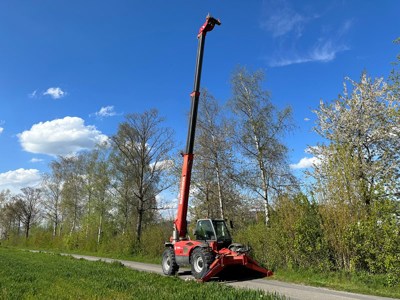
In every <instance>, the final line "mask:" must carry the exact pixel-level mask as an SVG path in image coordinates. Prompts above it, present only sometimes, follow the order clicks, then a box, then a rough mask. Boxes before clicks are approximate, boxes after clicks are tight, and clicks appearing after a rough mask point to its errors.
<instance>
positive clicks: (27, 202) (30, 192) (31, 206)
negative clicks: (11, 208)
mask: <svg viewBox="0 0 400 300" xmlns="http://www.w3.org/2000/svg"><path fill="white" fill-rule="evenodd" d="M21 192H22V193H21V194H18V195H17V196H15V198H14V200H15V207H16V211H17V214H18V216H19V217H20V220H21V222H22V224H23V226H24V228H25V238H29V231H30V229H31V228H32V226H33V225H34V224H35V223H36V222H37V221H38V219H39V217H40V208H39V204H40V200H41V193H42V191H41V189H37V188H32V187H26V188H22V189H21Z"/></svg>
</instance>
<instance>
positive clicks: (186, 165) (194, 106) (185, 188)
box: [172, 15, 221, 242]
mask: <svg viewBox="0 0 400 300" xmlns="http://www.w3.org/2000/svg"><path fill="white" fill-rule="evenodd" d="M215 25H221V22H220V21H219V20H218V19H215V18H213V17H211V16H210V15H208V16H207V17H206V21H205V23H204V24H203V25H202V26H201V27H200V30H199V34H198V35H197V38H198V47H197V59H196V70H195V74H194V89H193V92H192V93H191V94H190V96H191V100H192V101H191V102H192V103H191V108H190V120H189V130H188V135H187V142H186V152H185V153H183V166H182V176H181V186H180V193H179V204H178V213H177V217H176V220H175V222H174V232H173V235H172V241H173V242H176V241H178V240H180V239H185V238H186V234H187V221H186V217H187V210H188V204H189V189H190V177H191V174H192V165H193V145H194V138H195V133H196V121H197V110H198V104H199V98H200V79H201V68H202V65H203V53H204V44H205V40H206V34H207V32H209V31H211V30H213V29H214V26H215Z"/></svg>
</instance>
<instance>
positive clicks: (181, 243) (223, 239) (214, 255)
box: [162, 15, 273, 282]
mask: <svg viewBox="0 0 400 300" xmlns="http://www.w3.org/2000/svg"><path fill="white" fill-rule="evenodd" d="M215 25H221V22H220V20H218V19H215V18H213V17H211V16H210V15H208V16H207V17H206V21H205V23H204V24H203V25H202V26H201V27H200V30H199V33H198V35H197V38H198V49H197V59H196V70H195V80H194V91H193V92H192V93H191V94H190V96H191V111H190V120H189V130H188V136H187V142H186V152H185V153H183V154H182V156H183V166H182V176H181V184H180V194H179V204H178V212H177V217H176V219H175V221H174V229H173V233H172V237H171V238H170V241H169V242H167V243H165V251H164V253H163V255H162V269H163V273H164V274H165V275H175V274H176V273H177V272H178V270H179V267H180V266H188V265H190V266H191V271H192V275H193V276H194V277H195V278H196V279H198V280H200V281H203V282H205V281H208V280H210V279H211V278H212V277H215V276H216V275H217V274H219V273H220V272H221V271H222V270H224V269H225V268H226V267H229V266H244V267H246V268H248V269H251V270H253V271H256V272H258V273H260V274H261V275H263V276H271V275H272V274H273V273H272V271H270V270H267V269H265V268H263V267H262V266H260V265H259V264H258V263H257V262H256V261H255V260H254V259H252V258H251V257H250V256H249V248H248V247H246V246H243V245H242V244H239V243H232V237H231V235H230V233H229V230H228V227H227V225H226V223H225V220H212V219H201V220H197V224H196V229H195V232H194V235H195V238H196V239H195V240H190V238H189V237H188V235H187V220H186V218H187V210H188V203H189V189H190V177H191V173H192V165H193V146H194V138H195V130H196V119H197V110H198V102H199V98H200V78H201V68H202V64H203V53H204V43H205V38H206V34H207V32H209V31H211V30H213V29H214V26H215Z"/></svg>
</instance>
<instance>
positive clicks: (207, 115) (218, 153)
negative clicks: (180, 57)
mask: <svg viewBox="0 0 400 300" xmlns="http://www.w3.org/2000/svg"><path fill="white" fill-rule="evenodd" d="M201 95H202V96H201V99H200V108H199V117H198V120H197V124H198V126H197V138H196V139H197V141H198V142H197V143H196V146H195V154H196V159H195V162H194V163H195V167H194V171H193V178H192V182H193V186H195V187H196V189H195V190H196V191H197V192H196V193H195V196H196V198H197V199H198V200H199V201H198V202H199V203H196V208H195V209H194V210H195V211H197V215H200V214H202V215H203V217H204V215H206V216H207V217H210V218H214V217H217V216H218V217H220V218H221V219H225V217H226V213H227V212H228V214H230V215H231V217H232V216H234V213H233V211H234V209H235V208H236V207H237V204H238V203H234V202H235V200H236V201H237V198H236V197H234V195H235V194H236V193H235V191H234V182H233V180H231V177H232V176H231V175H232V174H233V173H234V165H235V163H234V161H233V160H234V156H233V150H232V138H231V137H232V135H233V127H232V126H231V124H230V123H229V122H228V120H227V119H226V118H224V116H223V115H222V113H221V107H220V106H219V104H218V102H217V101H216V99H215V98H214V97H213V96H212V95H211V94H210V93H209V92H208V91H207V90H203V91H202V94H201ZM235 204H236V205H235ZM202 210H203V211H204V212H205V213H202V212H200V211H202ZM199 217H200V216H199Z"/></svg>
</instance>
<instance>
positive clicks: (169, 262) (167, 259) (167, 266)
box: [161, 247, 179, 276]
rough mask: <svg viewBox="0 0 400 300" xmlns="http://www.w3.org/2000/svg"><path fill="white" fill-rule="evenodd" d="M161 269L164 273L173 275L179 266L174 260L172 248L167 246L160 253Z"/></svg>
mask: <svg viewBox="0 0 400 300" xmlns="http://www.w3.org/2000/svg"><path fill="white" fill-rule="evenodd" d="M161 265H162V270H163V273H164V274H165V275H168V276H173V275H175V274H176V272H178V270H179V266H178V264H177V263H176V260H175V252H174V249H172V248H170V247H168V248H167V249H165V250H164V253H163V255H162V264H161Z"/></svg>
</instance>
